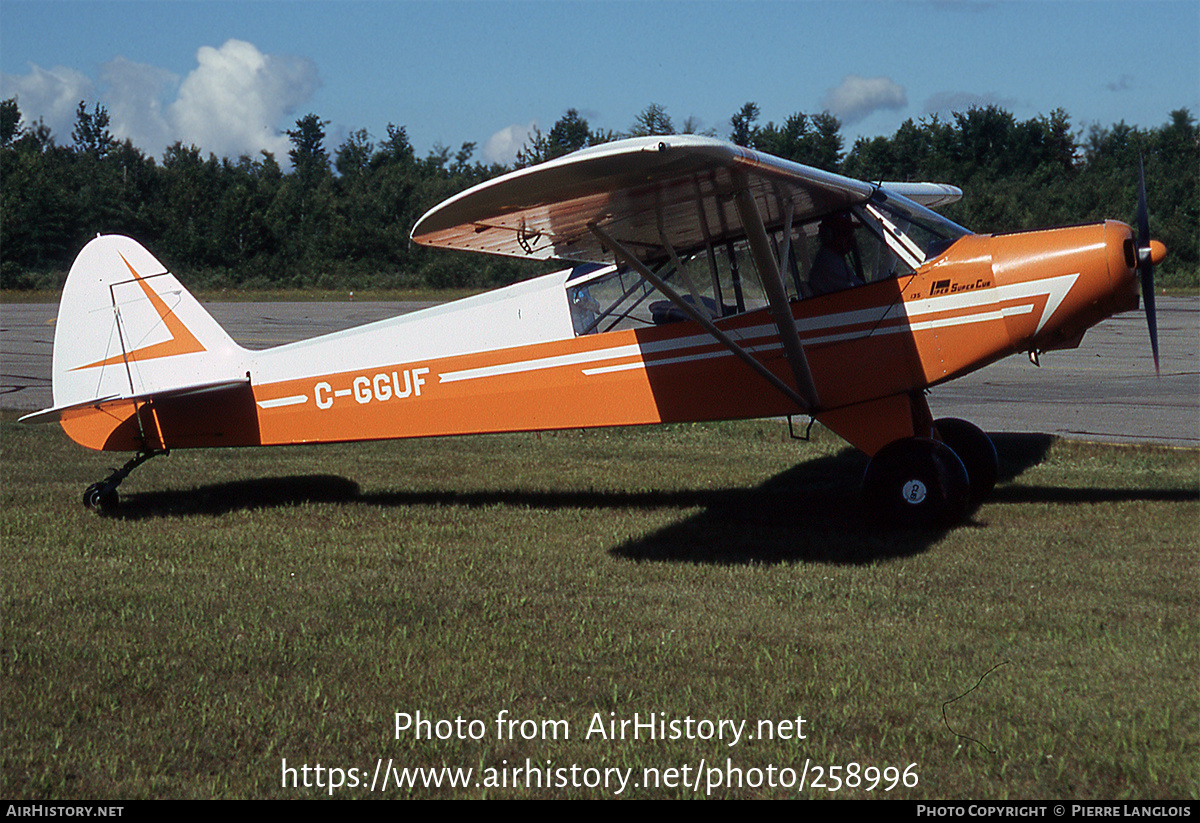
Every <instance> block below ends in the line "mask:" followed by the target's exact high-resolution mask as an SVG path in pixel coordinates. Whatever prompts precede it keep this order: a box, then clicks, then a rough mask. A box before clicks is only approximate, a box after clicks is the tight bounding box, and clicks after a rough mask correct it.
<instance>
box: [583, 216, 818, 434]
mask: <svg viewBox="0 0 1200 823" xmlns="http://www.w3.org/2000/svg"><path fill="white" fill-rule="evenodd" d="M588 229H589V230H590V231H591V233H592V234H593V235H595V237H596V238H597V239H598V240H599V241H600V242H601V243H603V244H604V245H605V246H606V247H608V248H610V249H612V250H613V253H614V254H615V255H616V256H617V257H618V258H619V259H620V260H623V261H624V262H625V263H626V265H628V266H629V267H630V268H632V269H633V270H634V271H636V272H637V273H638V274H640V275H641V276H642V277H644V278H645V279H646V280H647V281H649V282H650V283H651V284H652V285H653V286H654V287H655V288H656V289H658V290H659V291H660V292H662V293H663V294H664V295H666V297H667V299H668V300H670V301H671V302H672V303H673V304H674V305H675V306H676V307H678V308H679V310H680V311H682V312H683V313H684V314H686V315H687V316H688V317H690V318H691V319H692V320H695V321H696V322H697V323H699V324H700V326H701V327H702V328H703V329H704V330H705V331H706V332H708V333H709V334H711V335H712V336H713V337H715V338H716V339H717V341H718V342H720V343H721V345H723V346H725V348H727V349H729V351H731V352H733V354H735V355H736V356H737V357H739V358H740V359H741V360H743V361H745V363H746V365H748V366H750V368H752V369H754V370H755V371H756V372H758V373H759V375H761V376H762V378H763V379H764V380H766V381H767V382H768V383H770V384H771V385H772V386H774V387H775V388H776V389H778V390H779V391H781V392H782V393H783V394H784V395H785V396H786V397H787V398H788V399H789V400H791V401H792V402H793V403H795V404H796V405H797V406H799V407H800V408H801V409H803V410H804V411H806V412H811V411H813V410H814V409H815V406H814V405H813V404H810V403H809V402H808V401H807V400H805V399H804V398H803V397H801V396H800V395H799V394H797V393H796V390H795V389H793V388H792V387H791V386H789V385H788V384H787V383H785V382H783V381H782V380H780V379H779V378H778V377H776V376H775V373H774V372H772V371H771V370H770V369H768V368H767V367H766V366H764V365H763V364H762V363H760V362H759V361H758V360H757V359H755V357H754V356H753V355H752V354H750V352H748V351H746V350H745V349H743V348H742V347H741V346H739V345H738V344H737V341H735V340H734V339H733V338H732V337H730V336H729V335H728V334H726V333H725V332H723V331H721V330H720V329H719V328H717V326H716V325H715V324H714V323H713V321H712V320H711V319H710V318H708V317H706V316H705V314H704V313H702V312H701V311H700V307H699V306H694V305H692V303H690V302H689V301H687V300H684V299H683V297H682V296H680V294H679V292H677V291H675V290H674V289H673V288H671V287H670V286H669V285H667V283H666V281H664V280H663V279H662V278H661V277H659V276H658V275H657V274H655V273H654V272H652V271H651V270H650V268H649V267H648V266H647V265H646V264H645V263H643V262H642V261H641V260H638V258H637V256H636V255H634V254H633V252H631V251H629V250H628V249H626V248H625V247H624V246H622V245H621V244H620V243H618V242H617V241H616V240H614V239H613V238H612V237H611V236H610V235H609V234H608V233H607V232H606V231H604V229H602V228H600V226H598V225H597V224H595V223H589V224H588ZM794 331H795V327H794V326H793V332H794ZM814 396H815V392H814Z"/></svg>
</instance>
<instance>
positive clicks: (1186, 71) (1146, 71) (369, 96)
mask: <svg viewBox="0 0 1200 823" xmlns="http://www.w3.org/2000/svg"><path fill="white" fill-rule="evenodd" d="M14 95H16V96H18V99H19V103H20V108H21V111H22V114H23V115H24V116H25V117H26V119H27V120H31V119H37V118H39V117H40V118H43V119H44V120H45V122H46V123H47V125H49V126H50V127H51V128H52V129H53V130H54V133H55V135H56V137H57V139H58V141H59V142H60V143H69V142H70V132H71V128H72V126H73V123H74V114H75V108H76V106H77V105H78V102H79V101H80V100H87V101H88V105H89V108H90V107H91V106H92V105H93V104H94V103H96V102H99V103H100V104H101V105H103V106H105V107H106V108H107V109H108V110H109V112H110V115H111V117H112V122H111V124H110V128H111V130H112V131H113V132H114V134H116V136H118V137H119V138H125V137H130V138H132V139H133V141H134V143H135V144H136V145H138V146H139V147H140V148H142V149H143V150H144V151H146V152H148V153H150V154H153V155H156V156H160V155H161V152H162V149H163V148H165V146H167V145H169V144H170V143H171V142H174V141H175V140H182V141H183V142H185V143H190V144H195V145H198V146H200V148H201V149H202V150H204V151H205V152H209V151H211V152H215V153H216V154H218V155H219V156H237V155H238V154H242V153H246V154H251V155H254V154H257V152H258V151H260V150H262V149H268V150H273V151H275V152H276V153H277V156H278V157H279V159H280V160H281V161H282V162H284V163H285V164H286V160H287V145H288V144H287V138H286V135H284V134H283V132H284V131H285V130H286V129H288V128H291V127H293V126H294V123H295V120H296V119H297V118H298V117H301V116H303V115H305V114H307V113H309V112H314V113H316V114H317V115H318V116H320V118H321V119H322V120H326V121H329V126H328V127H327V132H328V138H327V147H328V148H330V149H331V150H332V149H334V148H336V146H337V145H338V144H339V143H340V142H341V141H342V140H343V139H345V137H346V135H347V134H348V133H349V132H350V131H351V130H357V129H366V130H367V131H368V132H369V133H370V134H371V135H372V136H373V137H374V138H376V139H378V138H381V137H383V136H385V135H386V133H387V126H388V124H389V123H393V124H395V125H397V126H404V127H405V128H406V129H407V131H408V135H409V137H410V139H411V140H412V142H413V145H414V146H415V147H416V149H417V152H418V153H419V154H422V155H423V154H425V153H427V152H428V151H430V150H431V149H432V148H433V146H434V145H435V144H438V143H440V144H442V145H445V146H449V147H450V148H452V149H455V150H456V149H457V148H458V147H459V146H460V145H461V144H462V143H464V142H468V141H470V142H474V143H476V144H477V150H476V154H475V158H476V159H480V160H488V161H491V160H496V161H500V162H508V161H511V159H512V153H513V152H514V151H515V150H516V149H517V148H519V147H520V145H521V143H522V142H523V141H524V139H525V136H526V135H527V134H528V132H529V130H530V129H531V128H532V127H533V126H538V127H540V128H541V129H542V130H549V128H550V127H551V126H552V125H553V124H554V121H555V120H557V119H558V118H559V117H561V116H562V115H563V113H564V112H565V111H566V110H567V109H568V108H576V109H578V110H579V111H580V112H581V113H582V114H583V116H584V117H586V118H587V119H588V121H589V123H590V125H591V126H592V127H593V128H603V129H611V130H614V131H622V130H626V129H628V128H629V127H630V126H631V125H632V123H633V121H634V118H635V117H636V116H637V114H638V113H639V112H640V111H641V110H643V109H644V108H645V107H646V106H647V105H648V104H650V103H652V102H653V103H658V104H660V105H662V106H664V107H665V108H666V110H667V112H668V114H669V115H670V116H671V118H672V119H673V121H674V123H675V125H676V126H677V127H678V126H682V124H683V122H684V121H685V120H686V119H688V118H692V119H693V120H694V121H695V122H696V123H697V124H698V125H699V126H700V128H701V129H710V128H711V129H715V130H716V131H717V133H718V135H719V136H721V137H727V136H728V134H729V118H730V117H731V116H732V115H733V114H734V113H735V112H737V110H738V109H739V108H740V107H741V106H742V104H743V103H745V102H747V101H753V102H755V103H757V104H758V106H759V108H760V110H761V120H760V124H765V123H766V122H767V121H775V122H782V121H783V120H784V119H786V118H787V117H788V116H789V115H791V114H793V113H795V112H806V113H813V112H818V111H822V110H826V109H828V110H830V111H832V112H833V113H834V114H836V115H837V116H838V117H839V118H840V119H841V120H842V121H843V124H844V126H843V135H844V136H845V137H846V148H847V149H849V148H850V146H851V145H852V143H853V141H854V139H855V138H856V137H857V136H860V135H865V136H873V135H879V134H884V135H890V134H891V133H892V132H894V131H895V129H896V127H897V126H899V125H900V124H901V123H902V122H903V121H904V120H906V119H908V118H920V117H924V116H928V115H929V114H931V113H936V112H941V113H943V114H945V113H946V112H949V111H952V110H962V109H965V108H967V107H969V106H970V105H972V104H987V103H996V104H999V105H1001V106H1003V107H1004V108H1006V109H1007V110H1009V111H1011V112H1012V113H1013V114H1014V115H1015V116H1016V117H1018V118H1019V119H1026V118H1029V117H1035V116H1037V115H1039V114H1048V113H1049V112H1051V111H1052V110H1053V109H1055V108H1058V107H1061V108H1064V109H1066V111H1067V112H1068V113H1069V114H1070V116H1071V118H1072V122H1073V124H1074V125H1075V127H1076V128H1077V129H1080V130H1082V129H1085V128H1086V127H1087V126H1089V125H1091V124H1093V123H1099V124H1100V125H1103V126H1109V125H1112V124H1114V123H1116V122H1118V121H1122V120H1124V121H1125V122H1126V123H1129V124H1131V125H1136V126H1141V127H1155V126H1159V125H1161V124H1162V123H1164V122H1166V121H1167V119H1168V114H1169V112H1170V111H1172V110H1174V109H1177V108H1181V107H1185V108H1189V109H1191V111H1192V113H1193V114H1194V115H1200V2H1196V0H1165V1H1164V2H1155V1H1154V0H1128V1H1127V2H1119V3H1117V2H1092V1H1091V0H1074V1H1073V2H1016V0H1012V1H1011V2H1008V1H1002V2H965V1H963V2H957V1H955V0H949V1H940V2H933V1H930V2H919V1H918V0H900V1H898V2H856V0H849V1H848V2H829V0H826V1H825V2H807V1H806V0H774V1H771V0H759V1H758V2H718V1H717V0H686V1H684V0H680V1H679V2H666V1H665V0H641V1H640V2H639V1H637V0H622V1H621V2H578V1H577V2H559V3H543V2H504V1H503V0H494V1H493V2H482V0H476V1H475V2H465V1H464V2H436V3H435V2H419V1H418V0H405V1H403V2H402V1H401V0H367V1H362V0H358V1H356V0H341V1H340V2H334V1H333V0H319V1H316V2H302V1H301V0H275V1H274V2H261V1H259V0H237V2H233V1H232V0H203V1H202V2H185V1H184V0H136V1H132V0H125V1H124V2H115V1H113V0H0V97H3V98H9V97H12V96H14Z"/></svg>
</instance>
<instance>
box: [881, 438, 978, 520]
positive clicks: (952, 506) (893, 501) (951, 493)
mask: <svg viewBox="0 0 1200 823" xmlns="http://www.w3.org/2000/svg"><path fill="white" fill-rule="evenodd" d="M862 489H863V499H864V501H865V502H866V505H867V506H868V509H869V511H870V513H871V514H872V515H873V516H874V517H875V518H876V519H878V521H879V522H880V523H883V524H886V525H893V524H894V525H897V526H903V527H907V528H934V527H939V526H947V525H950V524H952V523H955V522H957V521H958V520H960V519H962V518H963V517H964V516H965V515H966V513H967V507H968V504H969V502H970V498H971V486H970V481H969V480H968V477H967V469H966V467H965V466H963V462H962V461H961V460H960V459H959V458H958V455H956V454H955V453H954V451H953V449H951V448H950V447H949V446H947V445H946V444H945V443H942V442H940V441H937V440H931V439H929V438H925V437H908V438H905V439H903V440H897V441H895V442H893V443H889V444H888V445H886V446H884V447H883V448H882V449H880V450H879V452H878V453H877V454H876V455H875V456H874V457H872V458H871V462H870V463H869V464H868V465H867V471H866V473H865V474H864V475H863V484H862Z"/></svg>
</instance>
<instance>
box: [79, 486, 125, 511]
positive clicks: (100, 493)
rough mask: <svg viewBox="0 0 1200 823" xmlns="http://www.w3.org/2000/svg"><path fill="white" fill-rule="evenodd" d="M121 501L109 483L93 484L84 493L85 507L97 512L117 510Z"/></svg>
mask: <svg viewBox="0 0 1200 823" xmlns="http://www.w3.org/2000/svg"><path fill="white" fill-rule="evenodd" d="M119 501H120V497H118V495H117V490H116V489H115V488H112V487H110V486H109V485H108V484H107V483H93V484H92V485H90V486H88V487H87V489H86V490H85V491H84V493H83V505H85V506H87V507H88V508H89V509H95V510H96V511H103V510H105V509H115V508H116V507H117V504H118V503H119Z"/></svg>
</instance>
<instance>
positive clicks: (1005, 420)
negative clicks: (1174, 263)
mask: <svg viewBox="0 0 1200 823" xmlns="http://www.w3.org/2000/svg"><path fill="white" fill-rule="evenodd" d="M426 305H430V304H420V303H377V302H345V303H212V304H209V305H208V306H207V308H208V310H209V311H210V312H211V313H212V315H213V317H214V318H215V319H216V320H217V322H219V323H220V324H221V325H222V326H223V327H224V328H225V329H226V330H227V331H228V332H229V334H230V335H231V336H232V337H233V338H234V339H235V340H237V341H238V343H240V344H241V345H243V346H246V347H247V348H253V349H262V348H268V347H270V346H276V345H280V344H282V343H288V342H291V341H294V340H301V339H304V338H307V337H314V336H316V335H319V334H325V333H327V332H331V331H338V330H341V329H346V328H350V327H353V326H358V325H361V324H363V323H369V322H371V321H374V320H382V319H384V318H387V317H392V316H394V315H397V314H402V313H404V312H407V311H413V310H415V309H418V308H421V307H423V306H426ZM57 313H58V307H57V306H56V305H54V304H19V303H17V304H5V305H0V408H10V409H19V410H23V411H35V410H37V409H42V408H47V407H49V406H50V405H52V401H51V390H50V361H51V353H52V349H53V342H54V321H55V317H56V316H57ZM1158 326H1159V344H1160V349H1161V355H1160V363H1161V366H1162V375H1161V376H1159V377H1156V376H1155V374H1154V362H1153V360H1152V359H1151V355H1150V338H1149V334H1148V333H1147V331H1146V321H1145V317H1144V316H1143V315H1142V314H1141V313H1140V312H1130V313H1128V314H1123V315H1119V316H1117V317H1114V318H1110V319H1109V320H1106V321H1105V322H1103V323H1101V324H1100V325H1098V326H1096V327H1095V328H1094V329H1092V330H1091V331H1090V332H1088V334H1087V336H1086V337H1085V338H1084V340H1083V343H1082V344H1081V345H1080V347H1079V348H1078V349H1074V350H1068V351H1058V352H1050V353H1048V354H1045V355H1043V356H1042V357H1041V365H1040V367H1038V366H1034V365H1033V364H1032V363H1030V362H1029V360H1028V358H1026V357H1025V356H1014V357H1010V358H1008V359H1006V360H1002V361H1001V362H999V363H995V364H993V365H991V366H988V367H987V368H985V369H982V370H980V371H978V372H975V373H973V374H970V375H967V376H966V377H963V378H960V379H958V380H955V381H952V382H950V383H947V384H944V385H942V386H937V387H935V388H933V389H931V390H930V394H929V405H930V408H931V409H932V410H933V413H934V415H935V416H937V417H962V418H965V419H967V420H970V421H972V422H974V423H975V424H976V425H978V426H980V427H982V428H983V429H985V430H986V431H991V432H1039V433H1044V434H1053V435H1059V436H1062V437H1070V438H1078V439H1084V440H1095V441H1102V442H1119V443H1159V444H1166V445H1173V446H1189V447H1200V362H1198V360H1200V298H1196V297H1159V298H1158Z"/></svg>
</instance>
